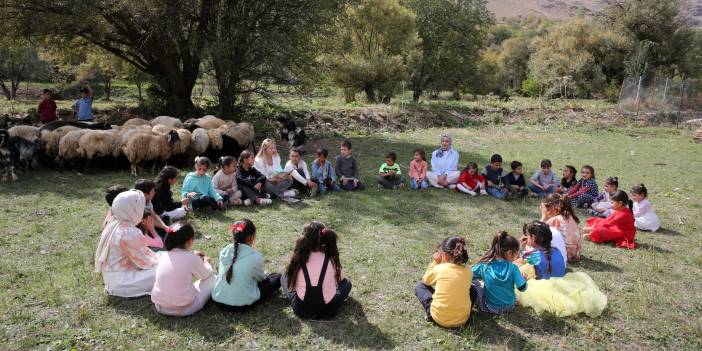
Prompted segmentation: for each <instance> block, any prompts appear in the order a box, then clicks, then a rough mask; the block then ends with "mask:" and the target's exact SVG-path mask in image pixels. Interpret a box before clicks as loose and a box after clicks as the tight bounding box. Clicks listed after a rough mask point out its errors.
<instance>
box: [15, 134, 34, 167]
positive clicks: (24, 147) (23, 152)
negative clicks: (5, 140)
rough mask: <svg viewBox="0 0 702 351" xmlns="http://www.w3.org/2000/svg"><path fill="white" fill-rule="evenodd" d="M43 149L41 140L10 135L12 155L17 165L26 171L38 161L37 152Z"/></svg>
mask: <svg viewBox="0 0 702 351" xmlns="http://www.w3.org/2000/svg"><path fill="white" fill-rule="evenodd" d="M40 149H41V145H40V144H39V142H31V141H29V140H27V139H25V138H21V137H10V155H11V156H12V161H13V162H14V164H15V165H19V167H20V169H21V170H23V171H26V170H27V169H31V168H32V166H33V165H34V164H35V163H36V162H37V158H36V156H37V153H38V152H39V150H40Z"/></svg>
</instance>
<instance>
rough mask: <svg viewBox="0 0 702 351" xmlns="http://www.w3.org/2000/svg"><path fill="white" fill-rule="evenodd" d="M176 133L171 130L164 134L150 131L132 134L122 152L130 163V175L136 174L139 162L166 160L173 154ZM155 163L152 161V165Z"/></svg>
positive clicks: (176, 137)
mask: <svg viewBox="0 0 702 351" xmlns="http://www.w3.org/2000/svg"><path fill="white" fill-rule="evenodd" d="M178 139H179V137H178V133H177V132H176V131H171V132H169V133H168V134H166V135H154V134H151V133H135V134H132V135H131V136H130V138H129V140H128V141H127V143H126V145H124V146H122V152H124V155H125V156H127V159H128V160H129V163H130V164H131V169H132V175H134V176H135V177H136V176H137V175H138V168H139V164H140V163H141V162H142V161H156V162H158V161H161V162H166V160H168V158H170V157H171V156H172V155H173V145H174V144H175V143H176V142H177V141H178ZM155 166H156V163H154V167H155Z"/></svg>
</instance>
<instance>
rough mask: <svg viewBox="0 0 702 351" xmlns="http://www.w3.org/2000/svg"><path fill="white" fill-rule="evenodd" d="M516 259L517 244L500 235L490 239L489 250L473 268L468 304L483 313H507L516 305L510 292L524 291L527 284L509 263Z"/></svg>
mask: <svg viewBox="0 0 702 351" xmlns="http://www.w3.org/2000/svg"><path fill="white" fill-rule="evenodd" d="M518 257H519V241H517V239H515V238H514V237H513V236H511V235H509V234H507V232H505V231H502V232H499V233H497V234H495V236H494V237H493V238H492V246H491V247H490V250H488V251H487V252H486V253H485V254H484V255H483V257H481V258H480V260H478V262H477V263H476V264H475V265H474V266H473V269H472V271H473V279H475V280H473V284H472V286H471V288H470V295H471V300H472V301H475V304H474V305H475V306H476V308H478V309H480V310H481V311H483V312H487V313H492V314H502V313H507V312H511V311H512V310H513V309H514V307H515V306H516V303H517V296H516V295H515V294H514V289H515V288H516V289H517V290H519V291H524V290H526V288H527V283H526V280H525V279H524V277H523V276H522V274H521V272H519V267H517V265H515V264H514V263H512V261H514V260H515V259H517V258H518Z"/></svg>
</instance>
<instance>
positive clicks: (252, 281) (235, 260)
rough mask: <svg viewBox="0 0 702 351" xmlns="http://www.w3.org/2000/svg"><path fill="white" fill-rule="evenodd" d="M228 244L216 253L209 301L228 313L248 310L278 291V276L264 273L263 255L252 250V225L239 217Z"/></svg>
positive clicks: (254, 234) (253, 230) (254, 227)
mask: <svg viewBox="0 0 702 351" xmlns="http://www.w3.org/2000/svg"><path fill="white" fill-rule="evenodd" d="M231 234H232V243H231V244H229V245H227V246H225V247H224V249H222V251H221V252H220V253H219V274H218V275H217V282H216V283H215V287H214V290H212V300H214V301H215V303H216V304H217V306H219V307H220V308H221V309H222V310H224V311H228V312H236V311H244V310H247V309H250V308H252V307H254V306H256V305H258V304H260V303H262V302H264V301H265V300H266V299H268V298H269V297H271V296H273V295H274V294H275V293H276V292H277V291H278V289H280V274H278V273H271V274H266V272H265V271H264V270H263V256H262V255H261V254H260V253H259V252H258V251H256V250H254V249H253V243H254V240H255V239H256V226H255V225H254V224H253V222H251V220H249V219H246V218H243V219H240V220H238V221H236V222H234V224H232V225H231Z"/></svg>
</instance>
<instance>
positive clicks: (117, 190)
mask: <svg viewBox="0 0 702 351" xmlns="http://www.w3.org/2000/svg"><path fill="white" fill-rule="evenodd" d="M127 190H129V189H127V187H124V186H121V185H113V186H111V187H109V188H107V190H106V191H105V201H107V204H108V205H110V209H108V210H107V213H106V214H105V220H104V221H103V222H102V228H103V229H104V228H105V226H106V225H107V222H109V221H110V219H112V203H113V202H114V201H115V198H116V197H117V195H119V194H121V193H123V192H125V191H127Z"/></svg>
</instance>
